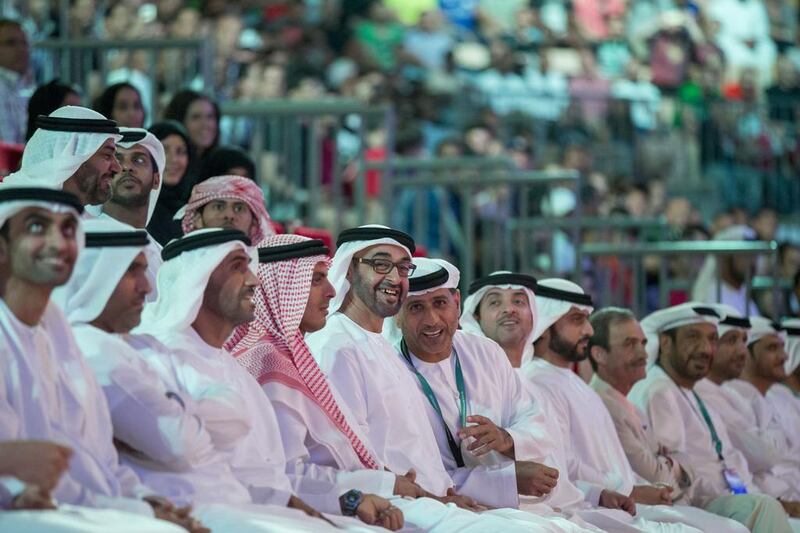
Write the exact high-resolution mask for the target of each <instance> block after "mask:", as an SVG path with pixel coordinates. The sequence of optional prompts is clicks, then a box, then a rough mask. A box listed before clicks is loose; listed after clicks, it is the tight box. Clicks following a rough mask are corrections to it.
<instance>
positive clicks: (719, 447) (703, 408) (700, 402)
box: [681, 390, 725, 461]
mask: <svg viewBox="0 0 800 533" xmlns="http://www.w3.org/2000/svg"><path fill="white" fill-rule="evenodd" d="M681 392H683V391H681ZM692 394H693V395H694V399H695V400H697V405H699V406H700V414H702V415H703V420H705V421H706V425H707V426H708V430H709V431H710V432H711V442H713V443H714V448H715V449H716V450H717V457H719V460H720V461H725V458H724V457H723V456H722V441H721V440H720V438H719V435H717V430H716V429H714V422H712V421H711V415H709V414H708V410H707V409H706V404H704V403H703V400H701V399H700V396H698V395H697V393H696V392H695V391H694V390H692Z"/></svg>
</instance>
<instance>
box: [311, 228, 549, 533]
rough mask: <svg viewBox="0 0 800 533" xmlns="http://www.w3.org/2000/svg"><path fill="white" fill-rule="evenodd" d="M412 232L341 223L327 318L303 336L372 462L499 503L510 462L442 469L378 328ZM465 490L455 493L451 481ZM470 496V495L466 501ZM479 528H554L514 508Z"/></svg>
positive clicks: (401, 369) (490, 516)
mask: <svg viewBox="0 0 800 533" xmlns="http://www.w3.org/2000/svg"><path fill="white" fill-rule="evenodd" d="M413 250H414V240H413V239H412V238H411V237H410V236H409V235H407V234H405V233H403V232H400V231H397V230H394V229H391V228H387V227H385V226H378V225H369V226H361V227H358V228H352V229H348V230H345V231H343V232H342V233H341V234H340V235H339V239H338V242H337V251H336V254H335V256H334V258H333V263H332V266H331V269H330V271H329V273H328V278H329V280H330V282H331V284H332V285H333V287H334V289H335V290H336V296H335V297H334V298H333V299H332V300H331V301H330V305H329V310H330V312H331V314H330V315H329V317H328V320H327V324H326V325H325V327H324V328H322V329H321V330H320V331H318V332H317V333H313V334H311V335H309V336H308V337H307V339H306V341H307V343H308V346H309V348H310V349H311V353H312V355H313V356H314V358H315V359H316V360H317V362H318V364H319V366H320V367H321V368H322V371H323V372H324V373H325V374H326V375H327V377H328V379H329V380H330V381H331V382H332V383H333V385H334V387H335V388H336V390H337V391H339V393H340V395H341V397H342V401H343V403H344V404H345V405H346V407H347V408H348V409H349V411H350V412H351V413H352V415H353V416H352V422H353V423H354V425H355V429H356V431H359V432H361V433H362V434H364V435H366V437H367V439H368V440H369V441H370V442H371V444H372V446H373V447H374V451H375V453H376V454H377V456H378V458H379V460H380V461H381V462H382V463H383V464H384V465H385V466H386V468H388V469H389V470H391V471H392V472H394V473H395V474H399V475H403V474H409V473H410V472H412V471H413V472H414V475H415V481H416V483H417V484H418V485H419V486H420V487H421V488H422V489H424V490H425V493H426V495H428V496H431V497H434V498H436V499H438V500H440V501H443V502H445V503H450V502H453V503H456V504H457V505H459V506H460V507H464V508H467V509H472V510H481V509H485V507H483V506H480V505H478V504H477V502H476V501H475V500H478V501H481V502H482V503H484V504H485V503H490V504H492V505H498V504H500V505H503V504H506V503H505V502H504V501H501V500H500V498H501V497H502V496H504V495H505V494H506V491H503V487H505V486H506V483H508V481H507V479H508V477H512V478H513V477H514V476H515V472H514V469H513V466H512V468H502V467H495V466H493V467H486V466H483V465H481V466H476V467H473V468H470V467H468V466H465V467H461V468H457V469H456V470H455V471H454V472H453V474H452V475H453V477H452V478H451V476H450V475H449V474H448V472H447V470H446V469H445V467H444V465H443V463H442V458H441V456H440V454H439V447H438V445H437V441H436V437H435V435H434V433H433V430H432V428H431V426H430V424H429V423H428V420H427V418H425V417H423V419H422V420H420V416H421V415H422V413H423V412H425V409H426V404H425V402H426V401H427V400H426V399H425V396H424V395H423V394H421V393H420V392H419V390H418V386H417V383H416V380H415V377H414V375H413V374H412V373H411V372H409V371H408V369H407V367H406V364H405V363H404V361H403V359H402V356H401V355H400V354H399V353H398V352H397V351H396V350H395V349H394V347H393V346H392V345H391V343H390V342H389V341H388V340H387V339H386V338H385V337H384V336H383V335H382V331H383V328H384V320H385V319H386V318H389V317H392V316H394V315H396V314H397V313H398V312H399V311H400V308H401V306H402V304H403V301H404V300H405V298H406V295H407V294H408V283H409V282H408V276H409V275H411V273H412V272H413V271H414V270H415V269H416V265H414V264H413V263H412V262H411V255H412V252H413ZM456 487H458V488H459V489H460V491H461V492H462V493H463V494H465V495H469V496H470V497H466V496H461V495H458V494H456V493H455V488H456ZM473 498H475V499H473ZM475 520H476V522H475V524H476V526H478V527H483V528H485V529H487V530H509V531H516V530H519V529H528V530H534V531H561V530H562V529H561V528H559V527H558V525H557V524H556V523H555V522H554V521H549V520H547V519H545V518H544V517H540V516H536V515H533V514H531V513H525V512H521V511H519V510H516V509H510V508H502V509H495V510H492V511H486V512H483V513H481V514H476V515H475Z"/></svg>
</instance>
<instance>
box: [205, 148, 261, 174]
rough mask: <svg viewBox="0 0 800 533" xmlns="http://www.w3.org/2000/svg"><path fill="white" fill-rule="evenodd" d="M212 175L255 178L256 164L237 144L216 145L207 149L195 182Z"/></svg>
mask: <svg viewBox="0 0 800 533" xmlns="http://www.w3.org/2000/svg"><path fill="white" fill-rule="evenodd" d="M214 176H244V177H245V178H250V179H251V180H253V181H255V182H258V180H257V179H256V164H255V162H253V159H252V158H251V157H250V156H249V155H247V152H245V151H244V150H242V149H241V148H239V147H238V146H224V145H223V146H216V147H214V148H212V149H211V150H209V152H208V155H207V156H206V158H205V160H204V161H203V167H202V168H201V169H200V177H199V179H198V180H197V183H201V182H203V181H205V180H207V179H208V178H212V177H214Z"/></svg>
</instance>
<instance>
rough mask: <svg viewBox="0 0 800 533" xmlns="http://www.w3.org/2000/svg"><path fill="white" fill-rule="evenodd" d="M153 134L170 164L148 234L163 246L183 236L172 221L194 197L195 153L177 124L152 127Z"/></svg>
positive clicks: (166, 122)
mask: <svg viewBox="0 0 800 533" xmlns="http://www.w3.org/2000/svg"><path fill="white" fill-rule="evenodd" d="M150 131H151V132H152V133H153V135H155V136H156V137H157V138H158V140H160V141H161V144H163V145H164V154H165V155H166V159H167V161H166V166H165V168H164V177H163V181H164V182H163V184H162V185H161V192H160V193H159V195H158V202H157V203H156V208H155V211H153V216H152V217H151V218H150V223H149V224H148V225H147V231H148V232H149V233H150V235H152V237H153V238H154V239H155V240H156V241H158V242H159V243H160V244H161V245H162V246H163V245H165V244H167V243H168V242H169V241H170V240H171V239H176V238H178V237H180V236H181V235H183V231H182V230H181V223H180V221H178V220H173V217H174V216H175V213H177V212H178V210H179V209H180V208H181V207H183V206H184V205H186V202H187V201H188V200H189V195H190V194H191V193H192V187H193V186H194V183H195V178H194V176H193V175H192V172H193V169H194V168H195V164H194V153H193V152H194V150H193V147H192V143H191V141H190V140H189V134H188V133H187V131H186V128H184V127H183V125H182V124H181V123H180V122H177V121H174V120H167V121H164V122H158V123H156V124H153V125H152V126H150Z"/></svg>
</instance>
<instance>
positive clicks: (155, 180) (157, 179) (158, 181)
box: [153, 172, 161, 189]
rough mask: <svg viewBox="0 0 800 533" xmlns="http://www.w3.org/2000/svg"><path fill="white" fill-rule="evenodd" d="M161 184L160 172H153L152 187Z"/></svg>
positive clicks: (156, 187)
mask: <svg viewBox="0 0 800 533" xmlns="http://www.w3.org/2000/svg"><path fill="white" fill-rule="evenodd" d="M160 186H161V173H160V172H156V173H154V174H153V188H154V189H158V188H159V187H160Z"/></svg>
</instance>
